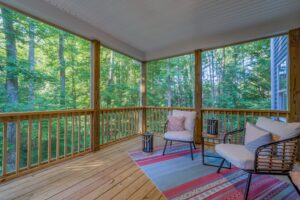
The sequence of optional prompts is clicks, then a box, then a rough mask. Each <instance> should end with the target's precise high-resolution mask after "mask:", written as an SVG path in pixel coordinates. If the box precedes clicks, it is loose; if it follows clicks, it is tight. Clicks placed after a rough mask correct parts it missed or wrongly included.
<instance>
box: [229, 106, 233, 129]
mask: <svg viewBox="0 0 300 200" xmlns="http://www.w3.org/2000/svg"><path fill="white" fill-rule="evenodd" d="M232 130H233V114H232V111H231V112H230V131H232Z"/></svg>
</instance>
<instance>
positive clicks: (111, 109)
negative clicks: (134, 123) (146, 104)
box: [99, 107, 143, 112]
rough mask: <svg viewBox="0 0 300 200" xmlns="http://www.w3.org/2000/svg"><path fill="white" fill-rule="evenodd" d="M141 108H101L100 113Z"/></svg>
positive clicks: (138, 108)
mask: <svg viewBox="0 0 300 200" xmlns="http://www.w3.org/2000/svg"><path fill="white" fill-rule="evenodd" d="M141 109H143V107H124V108H101V109H100V110H99V111H100V112H110V111H130V110H141Z"/></svg>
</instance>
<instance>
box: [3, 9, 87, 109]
mask: <svg viewBox="0 0 300 200" xmlns="http://www.w3.org/2000/svg"><path fill="white" fill-rule="evenodd" d="M7 10H8V9H7ZM8 12H10V15H9V16H4V17H10V18H11V21H12V23H13V30H14V31H15V33H9V34H14V35H15V36H16V38H15V40H16V41H15V42H16V61H11V62H12V63H15V64H16V65H15V66H13V67H12V65H11V64H9V63H7V60H6V59H7V58H6V54H7V53H6V47H5V43H6V42H5V34H4V33H5V31H6V30H4V27H3V19H2V17H1V16H2V15H1V16H0V19H1V20H0V28H1V29H0V45H1V48H0V110H1V111H2V112H15V111H31V110H34V111H41V110H58V109H75V108H89V105H90V43H89V41H86V40H83V39H81V38H79V37H77V36H74V35H72V34H70V33H67V32H64V31H61V30H58V29H56V28H53V27H52V26H49V25H47V24H44V23H41V22H39V21H36V20H33V19H31V18H29V17H26V16H24V15H21V14H19V13H17V12H13V11H10V10H8ZM31 35H33V37H31ZM60 37H62V39H63V43H60V42H61V41H60ZM30 42H32V43H33V46H30V45H29V44H30ZM60 45H63V50H62V51H63V52H62V53H63V59H64V61H63V62H64V64H63V65H64V66H61V65H62V64H61V61H60V59H62V58H60V56H59V48H60ZM30 48H31V49H30ZM30 50H33V51H34V55H31V56H32V59H33V68H34V69H30V68H31V66H30V65H31V63H30V58H29V54H30V53H29V52H30ZM61 67H63V68H64V69H65V72H64V73H65V75H64V77H65V86H64V87H65V89H64V90H65V100H64V102H63V103H61V99H60V91H61V87H62V85H61V83H60V78H61V76H62V75H61V74H60V68H61ZM9 70H16V75H17V77H16V78H17V79H18V88H17V91H18V97H19V98H18V100H17V102H16V103H11V102H10V101H9V100H8V98H9V94H7V92H8V91H7V89H6V78H7V71H9ZM30 87H31V88H33V91H34V92H33V93H30ZM32 95H33V97H32ZM30 98H33V99H34V101H30Z"/></svg>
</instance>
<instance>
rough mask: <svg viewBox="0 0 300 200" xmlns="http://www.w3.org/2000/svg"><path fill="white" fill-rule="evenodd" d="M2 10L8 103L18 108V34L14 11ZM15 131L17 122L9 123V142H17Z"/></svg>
mask: <svg viewBox="0 0 300 200" xmlns="http://www.w3.org/2000/svg"><path fill="white" fill-rule="evenodd" d="M1 11H2V15H3V28H4V34H5V47H6V69H7V71H6V94H7V103H8V105H9V109H10V108H16V107H17V105H18V102H19V94H18V66H17V49H16V34H15V30H14V27H13V21H12V12H11V11H10V10H8V9H6V8H2V9H1ZM8 111H13V110H8ZM15 131H16V124H15V123H9V124H8V128H7V132H8V135H7V137H8V142H11V143H12V142H15V139H16V134H15Z"/></svg>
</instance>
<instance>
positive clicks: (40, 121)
mask: <svg viewBox="0 0 300 200" xmlns="http://www.w3.org/2000/svg"><path fill="white" fill-rule="evenodd" d="M38 129H39V130H38V165H40V164H41V162H42V119H41V117H39V125H38Z"/></svg>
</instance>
